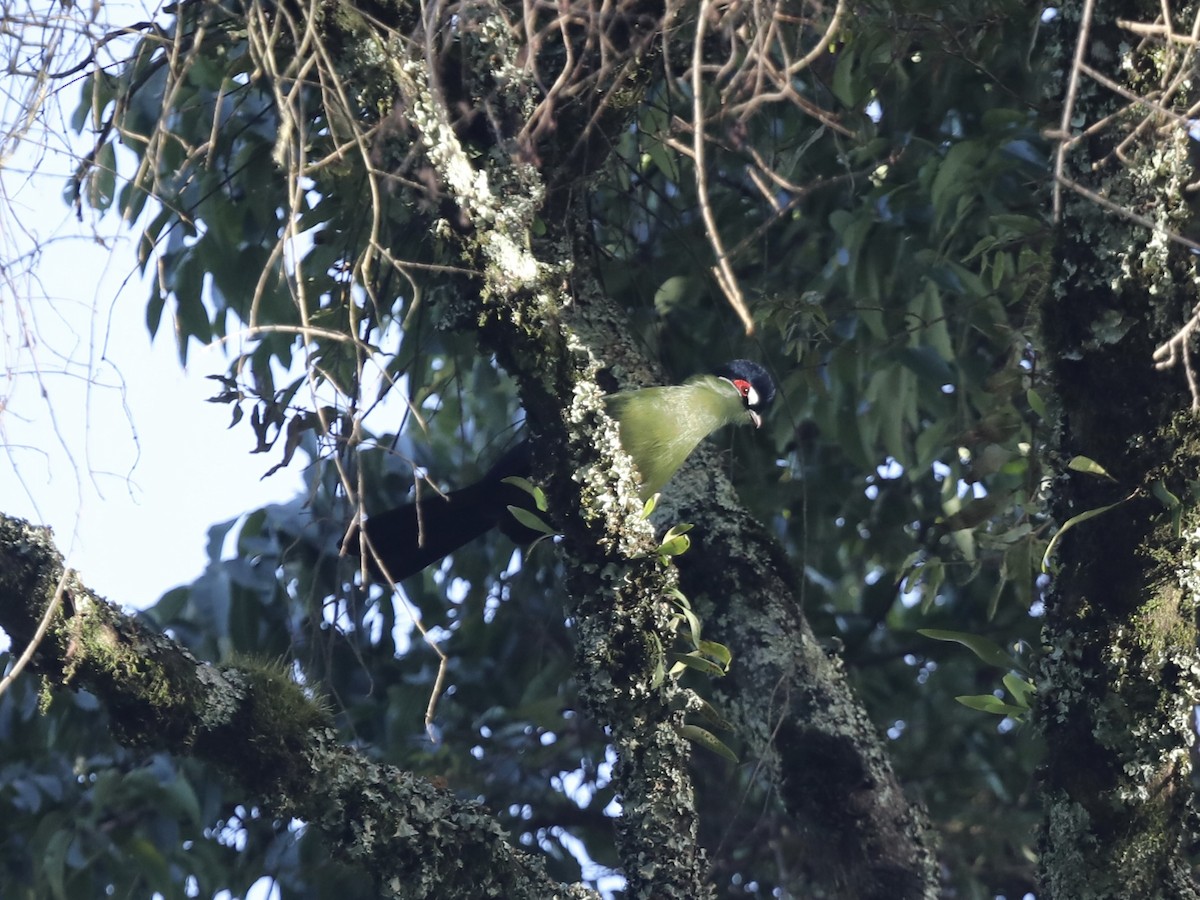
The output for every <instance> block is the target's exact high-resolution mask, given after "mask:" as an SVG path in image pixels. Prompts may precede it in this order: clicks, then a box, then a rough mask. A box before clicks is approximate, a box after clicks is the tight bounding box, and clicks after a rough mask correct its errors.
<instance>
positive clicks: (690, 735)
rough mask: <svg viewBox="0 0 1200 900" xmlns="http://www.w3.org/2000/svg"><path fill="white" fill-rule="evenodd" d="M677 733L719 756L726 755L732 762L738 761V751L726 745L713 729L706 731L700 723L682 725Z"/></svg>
mask: <svg viewBox="0 0 1200 900" xmlns="http://www.w3.org/2000/svg"><path fill="white" fill-rule="evenodd" d="M677 733H678V734H679V736H680V737H681V738H683V739H684V740H687V741H691V742H692V743H693V744H699V745H700V746H701V747H704V748H706V749H708V750H711V751H712V752H713V753H715V754H717V756H721V757H724V758H725V759H727V760H729V761H730V762H732V763H736V762H737V761H738V758H737V754H736V753H734V752H733V751H732V750H730V749H729V748H728V747H727V746H725V744H724V743H723V742H722V741H721V740H719V739H718V738H717V737H716V735H714V734H713V733H712V732H711V731H705V730H704V729H703V728H701V727H700V726H699V725H680V726H679V728H678V730H677Z"/></svg>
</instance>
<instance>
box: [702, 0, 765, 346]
mask: <svg viewBox="0 0 1200 900" xmlns="http://www.w3.org/2000/svg"><path fill="white" fill-rule="evenodd" d="M710 9H711V0H702V2H701V4H700V15H699V16H698V17H697V20H696V40H695V44H694V45H693V47H692V127H693V129H694V134H693V138H692V152H693V155H694V158H695V160H696V166H695V171H696V195H697V198H698V199H699V201H700V215H701V217H702V218H703V219H704V232H705V234H707V235H708V242H709V243H710V244H711V245H712V248H713V253H714V254H715V255H716V257H717V264H716V265H715V266H714V267H713V269H712V273H713V275H714V277H715V278H716V280H717V284H718V285H720V287H721V292H722V293H724V294H725V299H727V300H728V301H729V305H730V306H732V307H733V310H734V312H736V313H737V314H738V318H740V319H741V320H742V325H743V326H744V327H745V329H746V334H753V333H754V317H753V316H751V315H750V310H749V308H748V307H747V306H746V299H745V297H743V296H742V289H741V287H740V286H739V285H738V281H737V276H736V275H735V274H734V272H733V267H732V266H731V265H730V264H729V257H728V256H727V255H726V253H725V245H724V244H723V243H722V242H721V234H720V232H719V231H718V230H717V220H716V217H715V216H714V215H713V211H712V204H711V203H710V202H709V198H708V170H707V168H706V166H705V164H704V78H703V71H702V68H701V64H702V63H703V60H704V55H703V47H704V26H705V23H706V22H707V21H708V16H709V11H710Z"/></svg>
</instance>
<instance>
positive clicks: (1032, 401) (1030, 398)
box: [1025, 388, 1046, 419]
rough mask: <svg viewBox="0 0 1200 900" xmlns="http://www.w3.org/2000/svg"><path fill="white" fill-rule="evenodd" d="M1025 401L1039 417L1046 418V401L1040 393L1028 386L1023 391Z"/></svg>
mask: <svg viewBox="0 0 1200 900" xmlns="http://www.w3.org/2000/svg"><path fill="white" fill-rule="evenodd" d="M1025 401H1026V402H1027V403H1028V404H1029V408H1030V409H1032V410H1033V411H1034V412H1035V413H1037V414H1038V416H1039V417H1040V418H1043V419H1045V418H1046V401H1045V400H1043V399H1042V395H1041V394H1039V393H1038V392H1037V391H1035V390H1034V389H1033V388H1030V389H1029V390H1027V391H1026V392H1025Z"/></svg>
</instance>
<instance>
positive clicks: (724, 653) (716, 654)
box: [697, 641, 733, 671]
mask: <svg viewBox="0 0 1200 900" xmlns="http://www.w3.org/2000/svg"><path fill="white" fill-rule="evenodd" d="M697 649H698V650H699V651H700V652H701V653H706V654H707V655H709V656H711V657H712V658H713V659H715V660H716V661H717V663H718V664H719V665H720V666H721V667H722V668H724V669H725V670H726V671H728V670H729V664H730V663H732V662H733V653H732V652H731V651H730V649H729V648H728V647H726V646H725V645H724V644H719V643H717V642H716V641H700V646H699V647H698V648H697Z"/></svg>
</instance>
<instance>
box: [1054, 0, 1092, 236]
mask: <svg viewBox="0 0 1200 900" xmlns="http://www.w3.org/2000/svg"><path fill="white" fill-rule="evenodd" d="M1095 5H1096V2H1095V0H1084V3H1083V15H1082V16H1081V17H1080V20H1079V38H1078V40H1077V41H1076V43H1075V59H1074V62H1073V63H1072V64H1071V80H1070V81H1069V82H1068V83H1067V99H1066V102H1065V103H1063V114H1062V120H1061V122H1060V123H1059V126H1058V130H1059V132H1060V133H1061V134H1063V135H1069V134H1070V133H1071V115H1072V114H1073V113H1074V111H1075V97H1076V96H1077V95H1078V93H1079V72H1080V70H1081V67H1082V66H1083V58H1084V56H1086V55H1087V41H1088V32H1089V31H1091V27H1092V10H1093V9H1094V8H1095ZM1066 164H1067V141H1066V140H1065V139H1062V140H1060V141H1059V144H1058V150H1057V152H1056V153H1055V154H1054V221H1055V222H1059V221H1061V220H1062V186H1063V184H1064V183H1065V178H1066V176H1065V175H1064V174H1063V171H1064V169H1065V168H1066Z"/></svg>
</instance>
